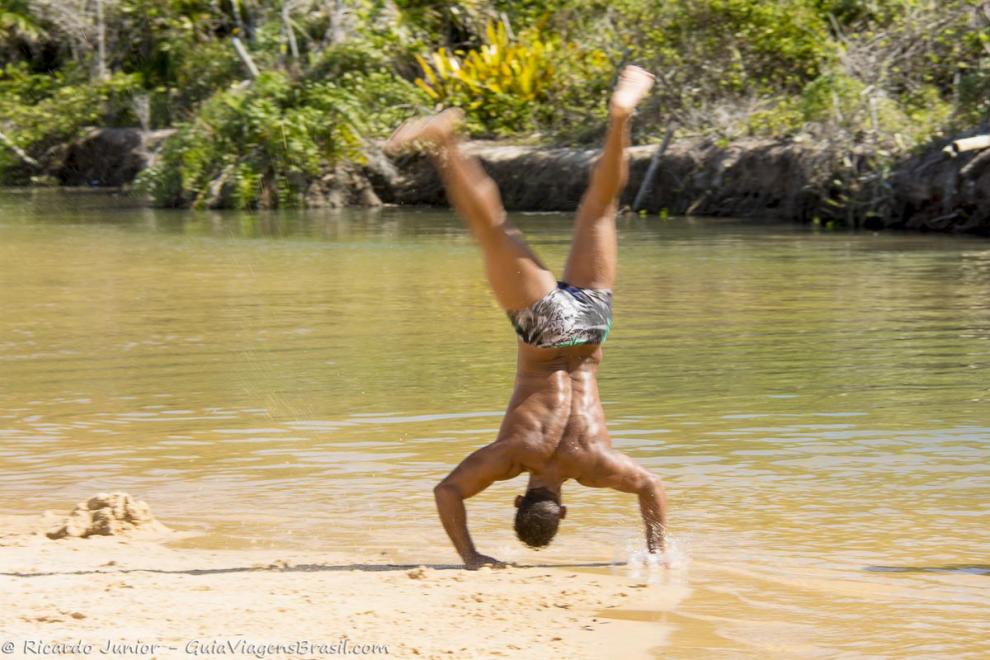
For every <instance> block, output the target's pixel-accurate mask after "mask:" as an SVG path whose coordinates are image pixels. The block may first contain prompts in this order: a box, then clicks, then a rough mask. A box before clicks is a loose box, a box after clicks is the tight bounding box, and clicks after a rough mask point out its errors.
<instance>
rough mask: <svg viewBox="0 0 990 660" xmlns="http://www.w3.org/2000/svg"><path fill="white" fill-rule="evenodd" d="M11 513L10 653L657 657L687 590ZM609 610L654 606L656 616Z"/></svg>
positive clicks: (7, 564) (593, 573)
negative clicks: (209, 543) (73, 530)
mask: <svg viewBox="0 0 990 660" xmlns="http://www.w3.org/2000/svg"><path fill="white" fill-rule="evenodd" d="M0 525H2V528H3V530H4V532H3V533H0V565H2V566H3V569H2V571H0V585H2V588H0V609H2V610H3V611H4V612H5V613H6V616H5V622H4V630H3V632H4V639H3V640H0V641H3V642H6V643H13V644H14V647H13V649H14V653H13V656H14V657H24V656H29V655H32V654H40V653H42V652H43V651H44V649H43V648H42V647H43V646H45V645H49V647H50V648H49V651H51V650H52V649H62V648H64V649H75V650H76V652H77V653H78V654H79V655H84V656H85V655H99V654H101V653H102V654H104V655H106V654H109V655H110V656H117V657H121V656H124V655H127V656H132V657H158V658H169V657H189V656H190V655H203V656H208V655H216V654H221V653H225V651H226V649H227V648H228V644H230V645H239V646H237V648H239V649H240V651H239V652H237V653H236V654H244V655H248V656H251V657H254V653H252V652H251V649H252V648H253V649H255V650H258V649H262V648H264V647H266V646H267V647H269V648H268V649H267V651H268V652H266V653H263V654H262V655H258V656H257V657H280V658H282V657H313V656H327V655H335V654H351V653H354V652H355V651H354V649H355V648H361V649H362V650H363V651H364V652H363V653H361V654H362V655H369V656H376V655H377V656H383V657H384V656H385V655H388V657H427V658H448V657H452V656H453V657H499V656H504V657H511V656H524V657H528V658H551V657H570V658H603V657H616V656H620V657H624V658H639V657H650V654H651V651H650V649H652V648H654V647H657V646H659V645H661V644H662V643H663V642H664V638H665V635H666V630H667V629H666V626H665V625H664V624H662V623H660V622H659V618H660V617H661V612H662V610H664V609H665V608H668V609H669V608H670V607H672V606H673V605H674V604H675V603H676V602H677V601H678V600H679V599H680V597H682V596H683V594H682V593H681V592H682V591H683V589H677V588H670V586H669V585H667V586H664V587H661V586H660V585H657V584H647V583H646V582H644V581H642V580H635V579H631V578H629V577H628V576H627V575H626V574H625V571H624V569H622V568H621V567H620V568H619V569H618V570H617V571H610V570H609V569H608V568H607V567H606V568H598V567H594V566H587V565H585V566H581V565H572V566H559V567H558V566H541V567H510V568H508V569H505V570H498V571H492V570H482V571H479V572H475V573H470V572H467V571H464V570H462V569H460V568H459V567H456V566H452V565H445V564H434V565H428V566H419V565H418V564H417V563H416V562H415V561H413V562H408V557H402V556H401V555H400V554H396V555H395V556H377V557H371V558H369V557H360V558H358V557H345V556H341V555H340V554H339V553H332V552H327V553H323V552H320V553H314V552H308V553H307V552H298V551H289V552H279V551H275V550H265V551H253V550H204V549H196V548H188V547H175V546H174V545H172V546H170V545H168V544H167V542H168V541H170V540H172V541H175V540H176V539H179V538H182V535H178V534H172V535H167V534H166V535H161V536H158V537H156V538H153V539H152V538H127V537H89V538H85V539H78V538H69V539H61V540H58V541H54V540H50V539H48V538H46V537H45V536H44V534H43V531H44V529H45V525H44V521H43V520H42V519H41V518H40V517H33V516H4V517H0ZM610 610H615V611H628V610H650V612H655V613H656V614H655V616H653V615H652V614H651V617H650V621H648V622H645V623H644V622H642V621H640V622H636V621H624V620H620V619H618V618H609V617H608V616H607V615H608V614H609V611H610ZM302 642H306V643H309V644H310V645H311V648H310V649H309V650H308V651H307V649H306V648H305V647H304V646H302V644H301V643H302ZM293 644H295V645H296V646H295V647H293ZM86 645H89V649H90V652H88V653H87V652H86V650H87V647H86ZM108 645H110V646H109V647H108ZM272 645H283V647H282V648H280V649H279V648H276V646H272ZM320 645H322V646H323V647H322V648H321V647H320ZM334 647H335V648H336V649H338V650H337V651H334V650H332V648H334ZM101 649H107V650H106V652H105V653H104V652H103V651H101ZM217 649H219V650H217ZM347 649H350V650H347ZM4 652H5V653H7V649H6V647H4ZM226 654H229V651H226Z"/></svg>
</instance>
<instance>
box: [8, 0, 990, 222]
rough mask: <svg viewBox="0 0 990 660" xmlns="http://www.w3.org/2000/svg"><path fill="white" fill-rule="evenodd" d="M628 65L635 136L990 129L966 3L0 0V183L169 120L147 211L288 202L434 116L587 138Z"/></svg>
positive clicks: (987, 74) (982, 25) (927, 135)
mask: <svg viewBox="0 0 990 660" xmlns="http://www.w3.org/2000/svg"><path fill="white" fill-rule="evenodd" d="M235 38H237V39H239V40H240V41H241V42H242V43H243V44H244V46H245V48H246V50H247V51H248V53H249V54H250V58H251V59H252V60H253V62H254V64H255V66H256V67H257V69H258V70H259V71H260V75H259V76H258V77H257V79H254V78H252V77H251V75H250V74H249V71H248V67H247V66H246V64H245V63H244V62H242V61H241V59H240V58H239V57H238V55H237V53H236V51H235V48H234V45H233V40H234V39H235ZM627 61H630V62H636V63H639V64H641V65H643V66H645V67H647V68H649V69H651V70H653V71H654V72H656V73H657V74H658V77H659V81H660V82H659V85H658V89H657V93H656V94H655V95H654V96H653V97H652V98H651V102H650V103H649V104H648V107H646V108H644V109H643V111H642V112H641V117H640V121H638V122H637V135H636V139H638V140H641V141H642V140H656V139H657V137H658V136H659V135H660V134H661V133H662V132H663V131H664V129H665V127H666V126H667V125H668V123H670V122H675V123H676V124H677V125H678V126H679V130H680V132H681V134H703V135H711V136H713V137H715V138H717V139H720V140H731V139H735V138H739V137H745V136H767V137H786V136H794V135H798V134H804V135H809V136H812V137H814V138H819V139H827V140H829V141H833V142H834V141H842V142H848V143H849V144H854V143H855V144H864V143H865V144H868V145H870V146H871V147H872V152H873V154H874V156H873V157H875V158H878V159H880V160H882V159H883V158H885V157H888V156H889V155H890V154H894V153H899V152H903V151H905V150H908V149H910V148H912V147H913V146H915V145H918V144H922V143H924V142H926V141H928V140H930V139H932V138H934V137H937V136H939V135H941V134H943V133H947V132H950V131H954V130H959V129H966V128H971V127H973V126H975V125H976V124H979V123H981V122H984V121H986V120H987V119H988V117H990V5H987V4H986V3H985V2H978V1H977V0H943V1H941V2H940V1H937V0H774V1H771V2H765V1H761V0H663V1H661V0H574V1H571V2H563V1H561V0H551V1H549V2H535V1H533V0H463V1H460V2H454V1H444V2H422V1H421V0H394V1H393V0H0V182H3V183H14V184H24V183H28V182H30V181H32V180H38V179H39V178H43V177H44V176H45V174H46V173H48V172H49V171H50V169H51V168H52V167H53V165H54V164H55V163H57V162H58V161H59V158H60V156H61V154H62V153H63V151H64V148H65V145H66V143H67V142H69V141H71V140H72V139H73V138H74V137H76V136H77V135H78V134H79V133H80V131H81V130H82V129H83V128H84V127H86V126H93V125H102V126H133V125H138V124H143V125H145V126H146V127H148V128H163V127H174V128H176V129H177V132H176V134H175V135H174V136H173V137H172V138H170V139H169V141H168V142H167V144H166V147H165V149H164V152H163V154H162V157H161V158H160V160H159V163H158V164H157V166H156V167H154V168H151V169H149V170H147V171H146V172H145V173H144V174H143V175H142V177H141V179H140V180H139V185H141V186H142V187H143V188H144V189H146V190H147V191H148V192H150V193H151V194H152V196H153V198H154V199H155V200H156V201H157V203H159V204H163V205H186V204H191V205H204V204H207V203H211V204H216V203H218V201H217V200H218V198H222V200H221V203H223V204H228V205H234V206H239V207H257V206H268V207H270V206H276V205H293V204H299V203H301V200H302V199H303V195H304V193H305V190H306V187H307V185H309V183H310V182H312V181H313V180H315V179H318V178H319V177H320V176H321V173H325V172H327V171H330V170H332V169H333V168H334V167H335V166H338V165H340V164H341V163H354V162H361V161H362V159H363V158H364V155H365V154H366V153H367V150H368V145H369V144H370V141H372V140H374V139H378V138H381V137H383V136H385V135H386V134H387V132H388V131H389V130H390V129H391V128H392V127H393V126H394V125H395V124H396V123H397V122H399V121H400V120H401V119H402V118H403V117H405V116H408V115H412V114H415V113H420V112H426V111H429V110H430V109H432V108H434V107H436V106H439V105H450V104H456V105H459V106H461V107H463V108H465V110H466V111H467V115H468V126H469V129H470V130H471V132H472V133H473V134H475V135H477V136H486V137H512V138H514V139H526V140H532V139H536V140H542V141H547V142H555V143H577V142H587V141H590V140H594V139H596V138H597V137H598V135H599V134H600V131H601V130H602V119H603V118H604V113H605V107H606V99H607V94H608V90H609V88H610V86H611V83H612V80H613V77H614V75H615V71H616V68H617V67H618V66H620V65H621V64H622V63H623V62H627ZM878 166H879V165H878Z"/></svg>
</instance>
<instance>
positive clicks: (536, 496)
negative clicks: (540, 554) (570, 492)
mask: <svg viewBox="0 0 990 660" xmlns="http://www.w3.org/2000/svg"><path fill="white" fill-rule="evenodd" d="M516 507H517V510H516V524H515V528H516V536H518V537H519V540H520V541H522V542H523V543H525V544H526V545H528V546H530V547H531V548H542V547H543V546H546V545H549V544H550V541H552V540H553V537H554V535H556V534H557V526H558V525H559V524H560V521H561V519H562V518H564V517H565V516H566V515H567V507H565V506H562V505H561V504H560V498H559V497H558V496H556V495H554V494H553V493H552V492H551V491H549V490H548V489H546V488H531V489H530V490H527V491H526V495H516Z"/></svg>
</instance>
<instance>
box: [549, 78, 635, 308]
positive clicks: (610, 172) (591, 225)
mask: <svg viewBox="0 0 990 660" xmlns="http://www.w3.org/2000/svg"><path fill="white" fill-rule="evenodd" d="M652 86H653V76H652V75H650V74H649V73H647V72H646V71H643V70H642V69H640V68H639V67H635V66H628V67H626V68H625V69H623V71H622V74H621V75H620V76H619V82H618V85H616V88H615V91H614V92H613V93H612V100H611V102H610V104H609V122H608V129H607V131H606V133H605V147H604V149H603V151H602V155H601V157H599V159H598V161H597V162H596V163H595V166H594V169H592V171H591V181H590V183H589V184H588V190H587V191H586V192H585V194H584V197H583V198H582V199H581V204H580V205H579V206H578V210H577V217H576V219H575V223H574V240H573V242H572V243H571V253H570V255H569V256H568V257H567V266H566V267H565V268H564V281H565V282H567V283H568V284H570V285H572V286H576V287H581V288H589V289H611V288H612V286H613V285H614V283H615V263H616V238H615V214H616V212H617V210H618V197H619V193H621V192H622V189H623V188H624V187H625V185H626V179H627V178H628V175H629V164H628V158H627V157H626V147H627V146H629V118H630V116H632V112H633V110H634V109H635V108H636V105H637V104H638V103H639V102H640V100H642V98H643V97H644V96H645V95H646V93H647V92H648V91H649V90H650V88H651V87H652Z"/></svg>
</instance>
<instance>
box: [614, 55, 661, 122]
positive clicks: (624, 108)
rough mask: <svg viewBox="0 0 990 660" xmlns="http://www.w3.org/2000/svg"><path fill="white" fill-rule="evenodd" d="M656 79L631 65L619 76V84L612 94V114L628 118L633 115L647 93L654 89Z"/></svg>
mask: <svg viewBox="0 0 990 660" xmlns="http://www.w3.org/2000/svg"><path fill="white" fill-rule="evenodd" d="M655 81H656V78H654V77H653V74H651V73H649V72H648V71H645V70H643V69H641V68H639V67H638V66H633V65H631V64H630V65H629V66H627V67H626V68H624V69H623V70H622V73H620V74H619V82H618V83H617V84H616V85H615V91H613V92H612V100H611V101H610V102H609V109H610V110H611V112H612V114H616V115H620V116H623V117H628V116H629V115H631V114H632V112H633V110H635V109H636V106H637V105H639V102H640V101H642V100H643V97H644V96H646V93H647V92H649V91H650V88H651V87H653V83H654V82H655Z"/></svg>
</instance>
